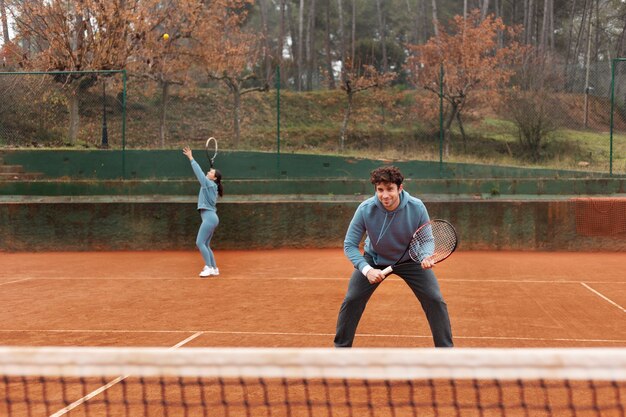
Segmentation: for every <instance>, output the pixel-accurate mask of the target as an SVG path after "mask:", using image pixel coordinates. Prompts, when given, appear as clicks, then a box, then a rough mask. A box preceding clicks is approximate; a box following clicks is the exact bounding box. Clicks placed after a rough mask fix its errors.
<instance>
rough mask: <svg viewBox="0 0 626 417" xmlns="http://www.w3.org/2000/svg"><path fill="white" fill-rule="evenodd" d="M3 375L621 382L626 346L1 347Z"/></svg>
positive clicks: (625, 367)
mask: <svg viewBox="0 0 626 417" xmlns="http://www.w3.org/2000/svg"><path fill="white" fill-rule="evenodd" d="M0 374H1V375H37V376H40V375H41V376H59V375H63V376H78V377H86V376H93V375H102V376H119V375H134V376H183V377H243V378H246V377H254V378H261V377H263V378H341V379H342V378H358V379H362V378H364V379H388V380H406V379H432V378H434V379H438V378H443V379H450V378H452V379H513V380H515V379H570V380H589V379H596V380H621V381H623V380H626V349H624V348H568V349H552V348H521V349H518V348H511V349H509V348H506V349H498V348H455V349H434V348H417V349H408V348H356V349H332V348H184V349H178V350H172V349H169V348H115V347H104V348H103V347H97V348H93V347H0Z"/></svg>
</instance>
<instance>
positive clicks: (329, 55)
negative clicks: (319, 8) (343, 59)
mask: <svg viewBox="0 0 626 417" xmlns="http://www.w3.org/2000/svg"><path fill="white" fill-rule="evenodd" d="M326 71H327V72H328V75H327V79H328V88H329V89H330V90H334V89H335V70H334V69H333V52H332V48H331V46H330V0H326Z"/></svg>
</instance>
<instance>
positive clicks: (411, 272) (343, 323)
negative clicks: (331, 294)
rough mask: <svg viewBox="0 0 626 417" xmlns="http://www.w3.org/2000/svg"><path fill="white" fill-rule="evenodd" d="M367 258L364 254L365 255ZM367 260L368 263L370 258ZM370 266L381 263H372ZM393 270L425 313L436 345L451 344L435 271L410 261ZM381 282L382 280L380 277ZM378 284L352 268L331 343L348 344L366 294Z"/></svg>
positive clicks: (450, 335)
mask: <svg viewBox="0 0 626 417" xmlns="http://www.w3.org/2000/svg"><path fill="white" fill-rule="evenodd" d="M366 259H367V256H366ZM367 261H368V262H369V263H370V265H372V262H371V259H367ZM372 266H373V267H374V268H378V269H383V268H384V267H380V266H376V265H372ZM393 273H395V274H396V275H398V276H399V277H401V278H402V279H403V280H404V281H405V282H406V283H407V284H408V285H409V287H411V289H412V290H413V293H414V294H415V296H416V297H417V299H418V300H419V302H420V304H421V305H422V309H423V310H424V312H425V313H426V319H427V320H428V324H429V325H430V331H431V333H432V335H433V340H434V342H435V346H436V347H452V346H453V343H452V330H451V328H450V318H449V316H448V308H447V306H446V303H445V301H444V300H443V296H442V295H441V290H440V289H439V283H438V282H437V278H436V277H435V274H434V273H433V271H432V270H430V269H426V270H425V269H422V268H421V267H420V266H419V265H418V264H416V263H414V262H407V263H403V264H400V265H397V266H396V267H395V268H394V270H393ZM383 282H384V281H383ZM379 285H380V283H378V284H370V283H369V281H368V280H367V278H366V277H365V276H364V275H363V274H362V273H361V271H359V270H358V269H355V270H354V272H353V273H352V276H351V277H350V283H349V284H348V292H347V293H346V297H345V298H344V300H343V303H342V304H341V308H340V309H339V317H338V318H337V331H336V334H335V347H351V346H352V342H353V340H354V335H355V334H356V328H357V326H358V324H359V320H361V316H362V315H363V311H364V310H365V306H366V304H367V302H368V301H369V299H370V297H371V296H372V294H373V293H374V291H375V290H376V288H378V286H379Z"/></svg>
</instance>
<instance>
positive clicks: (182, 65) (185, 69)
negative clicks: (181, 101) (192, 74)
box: [127, 0, 217, 146]
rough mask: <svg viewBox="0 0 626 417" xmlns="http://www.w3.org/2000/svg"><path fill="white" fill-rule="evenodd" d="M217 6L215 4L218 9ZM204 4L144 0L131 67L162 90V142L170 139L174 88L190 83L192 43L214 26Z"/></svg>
mask: <svg viewBox="0 0 626 417" xmlns="http://www.w3.org/2000/svg"><path fill="white" fill-rule="evenodd" d="M216 3H217V2H213V3H212V4H213V5H214V6H215V4H216ZM209 7H210V6H206V5H205V4H204V2H202V1H200V0H171V1H168V2H166V3H164V2H162V1H160V0H143V3H142V10H141V19H137V20H136V21H135V22H134V24H133V27H134V30H133V34H132V37H133V38H134V39H135V40H136V41H137V46H138V47H137V48H135V51H134V54H133V56H132V57H131V59H130V60H129V62H128V64H127V68H128V69H129V70H130V71H131V74H132V75H133V76H134V77H137V78H141V79H145V80H149V81H152V82H154V83H156V85H157V86H158V88H159V90H160V95H161V101H160V103H159V107H160V108H159V140H160V144H161V146H165V143H166V139H167V126H166V114H167V104H168V99H169V95H170V87H171V86H172V85H183V84H185V83H186V81H187V77H188V74H189V69H190V67H191V66H192V60H190V59H189V56H190V53H189V51H188V48H189V46H188V45H189V42H190V40H191V39H192V38H193V33H194V30H195V28H196V27H197V26H198V25H202V24H211V23H210V22H211V19H210V17H211V15H213V17H214V18H215V15H216V14H217V13H213V14H211V13H207V8H209Z"/></svg>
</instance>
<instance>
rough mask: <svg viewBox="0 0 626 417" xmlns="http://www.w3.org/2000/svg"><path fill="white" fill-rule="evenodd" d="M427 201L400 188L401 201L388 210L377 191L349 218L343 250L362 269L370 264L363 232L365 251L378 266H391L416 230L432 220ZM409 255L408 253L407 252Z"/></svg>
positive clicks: (407, 256) (406, 256) (407, 257)
mask: <svg viewBox="0 0 626 417" xmlns="http://www.w3.org/2000/svg"><path fill="white" fill-rule="evenodd" d="M429 220H430V219H429V217H428V211H427V210H426V206H424V203H422V201H421V200H420V199H418V198H416V197H412V196H411V195H410V194H409V193H408V192H406V191H404V190H402V191H401V192H400V204H399V205H398V207H397V208H396V209H395V210H393V211H387V209H385V207H383V205H382V203H381V202H380V201H379V200H378V198H377V197H376V195H374V196H373V197H371V198H368V199H367V200H365V201H364V202H362V203H361V204H360V205H359V207H358V208H357V210H356V212H355V213H354V217H353V218H352V221H351V222H350V226H349V227H348V231H347V232H346V238H345V240H344V242H343V250H344V253H345V254H346V256H347V257H348V259H350V262H352V264H353V265H354V266H355V268H357V269H359V270H361V271H362V270H363V268H364V267H365V266H366V265H368V263H367V261H366V260H365V258H364V257H363V255H362V254H361V252H360V250H359V244H360V243H361V240H362V239H363V236H364V235H367V237H366V239H365V248H364V249H365V252H366V253H368V254H369V255H370V256H371V257H372V259H373V260H374V263H375V264H376V265H379V266H389V265H392V264H393V263H394V262H396V261H397V260H398V258H399V257H400V256H401V255H402V253H403V252H404V250H405V249H406V247H407V245H408V244H409V242H410V241H411V237H412V235H413V232H414V231H415V230H417V228H418V227H420V226H421V225H422V224H424V223H427V222H428V221H429ZM405 258H406V259H402V262H404V261H405V260H408V259H410V258H409V255H408V254H407V255H405Z"/></svg>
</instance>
